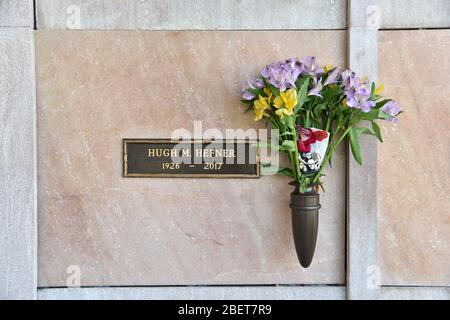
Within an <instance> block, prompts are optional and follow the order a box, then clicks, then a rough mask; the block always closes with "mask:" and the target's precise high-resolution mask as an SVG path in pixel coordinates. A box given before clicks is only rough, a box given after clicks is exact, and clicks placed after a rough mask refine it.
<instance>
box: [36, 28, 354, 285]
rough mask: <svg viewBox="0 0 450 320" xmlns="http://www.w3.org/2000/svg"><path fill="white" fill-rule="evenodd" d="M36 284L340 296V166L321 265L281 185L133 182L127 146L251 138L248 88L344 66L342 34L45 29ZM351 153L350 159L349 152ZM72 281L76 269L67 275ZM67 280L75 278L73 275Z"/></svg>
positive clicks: (333, 174) (40, 38)
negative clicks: (296, 230) (254, 78)
mask: <svg viewBox="0 0 450 320" xmlns="http://www.w3.org/2000/svg"><path fill="white" fill-rule="evenodd" d="M35 39H36V65H37V67H36V69H37V107H38V174H39V176H38V178H39V182H38V190H39V256H38V257H39V268H38V270H39V285H40V286H45V287H48V286H65V285H66V283H67V278H68V276H69V274H68V273H67V272H68V271H69V273H70V272H73V270H76V268H77V267H79V268H80V271H81V285H84V286H94V285H106V286H108V285H131V286H132V285H164V284H178V285H183V284H264V283H267V284H310V283H315V284H343V283H345V239H344V236H345V192H344V190H345V155H344V152H340V153H339V155H338V158H337V159H336V161H335V162H334V170H329V172H328V175H327V178H326V192H325V193H323V195H322V198H321V200H322V206H323V209H321V223H320V230H319V233H320V234H319V239H318V246H317V252H316V257H315V260H314V262H313V264H312V265H311V267H310V268H309V269H307V270H304V269H301V267H300V266H299V264H298V262H297V260H296V256H295V251H294V248H293V242H292V238H291V237H292V236H291V226H290V216H289V214H290V211H289V208H288V202H289V200H288V197H289V192H290V188H289V186H288V185H287V182H288V181H289V180H288V179H287V178H283V177H273V176H272V177H262V178H261V179H259V180H242V179H241V180H232V179H228V180H218V179H207V180H200V179H124V178H122V166H121V163H122V162H121V155H122V153H121V152H122V149H121V146H122V145H121V141H122V138H126V137H128V138H130V137H133V138H158V137H168V136H170V134H171V132H172V130H174V129H176V128H180V127H184V128H187V129H192V125H193V121H194V120H203V128H204V129H208V128H219V129H226V128H244V129H246V128H253V127H255V126H261V124H255V123H254V122H253V119H252V116H250V115H245V116H244V115H243V114H242V111H243V107H242V106H241V104H240V102H239V99H240V97H239V88H240V83H241V81H242V80H243V79H244V78H246V77H248V76H251V75H254V74H256V72H257V70H258V69H259V68H261V67H262V66H263V65H264V64H265V63H268V62H271V61H273V60H278V59H284V58H286V57H291V56H303V55H317V56H319V57H320V58H321V60H322V61H323V62H324V63H333V64H337V65H344V63H345V56H346V53H345V47H346V40H345V39H346V33H345V31H321V32H315V31H305V32H302V31H291V32H274V31H268V32H263V31H261V32H243V31H234V32H210V31H208V32H124V31H122V32H120V31H114V32H105V31H99V32H98V31H97V32H95V31H38V32H36V34H35ZM341 151H343V150H341ZM72 265H73V266H75V269H73V268H72V269H70V268H69V267H70V266H72ZM68 268H69V269H68Z"/></svg>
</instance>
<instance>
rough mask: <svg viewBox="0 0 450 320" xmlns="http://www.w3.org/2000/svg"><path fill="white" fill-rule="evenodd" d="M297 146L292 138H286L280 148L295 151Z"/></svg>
mask: <svg viewBox="0 0 450 320" xmlns="http://www.w3.org/2000/svg"><path fill="white" fill-rule="evenodd" d="M296 147H297V146H296V145H295V142H294V141H292V140H284V141H283V144H282V145H281V147H280V150H282V151H288V152H291V151H295V148H296Z"/></svg>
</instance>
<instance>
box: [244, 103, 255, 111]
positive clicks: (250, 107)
mask: <svg viewBox="0 0 450 320" xmlns="http://www.w3.org/2000/svg"><path fill="white" fill-rule="evenodd" d="M252 110H253V105H251V104H250V105H249V106H248V107H247V108H245V110H244V113H247V112H250V111H252Z"/></svg>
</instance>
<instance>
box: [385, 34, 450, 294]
mask: <svg viewBox="0 0 450 320" xmlns="http://www.w3.org/2000/svg"><path fill="white" fill-rule="evenodd" d="M379 49H380V57H379V61H380V76H379V79H380V81H381V82H382V83H384V85H385V88H386V89H385V94H386V95H387V96H389V97H394V98H395V99H396V100H398V101H399V102H400V104H401V105H402V106H403V109H404V111H405V113H404V114H402V115H401V116H400V122H399V123H398V124H397V125H391V124H385V125H384V128H383V131H382V133H383V135H384V137H385V139H384V140H385V143H384V144H381V145H379V147H378V151H379V154H378V156H379V158H378V159H379V162H378V164H379V165H378V173H379V174H378V182H379V183H378V190H379V210H380V221H379V227H380V233H379V246H380V248H379V255H380V263H381V267H382V283H383V284H388V285H433V286H445V285H447V286H448V285H450V206H449V204H450V182H449V179H448V176H449V173H450V166H449V158H450V131H449V127H450V100H449V98H448V97H449V95H450V87H449V80H450V76H449V75H450V61H449V57H448V52H449V51H450V30H428V31H383V32H381V33H380V44H379Z"/></svg>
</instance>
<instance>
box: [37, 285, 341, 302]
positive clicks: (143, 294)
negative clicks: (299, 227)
mask: <svg viewBox="0 0 450 320" xmlns="http://www.w3.org/2000/svg"><path fill="white" fill-rule="evenodd" d="M38 297H39V299H42V300H54V299H58V300H59V299H61V300H71V299H75V300H122V299H124V300H149V299H152V300H199V299H202V300H285V299H286V300H317V299H321V300H344V299H345V298H346V295H345V287H339V286H267V287H258V286H255V287H218V286H214V287H126V288H125V287H122V288H121V287H115V288H114V287H102V288H99V287H97V288H49V289H39V290H38Z"/></svg>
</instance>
